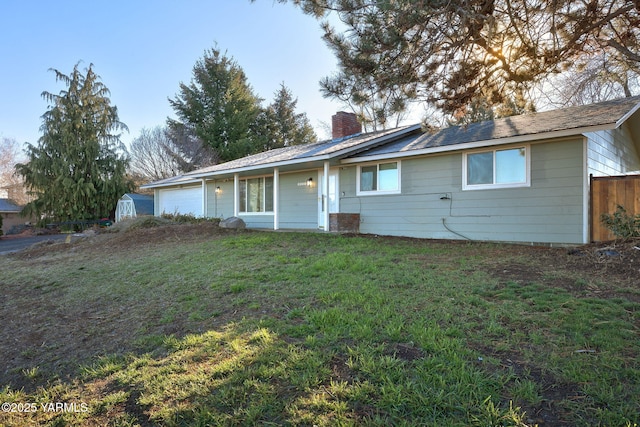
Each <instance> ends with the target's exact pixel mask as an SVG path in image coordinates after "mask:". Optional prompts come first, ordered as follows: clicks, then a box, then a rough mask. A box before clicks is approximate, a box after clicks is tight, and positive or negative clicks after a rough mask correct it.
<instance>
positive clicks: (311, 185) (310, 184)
mask: <svg viewBox="0 0 640 427" xmlns="http://www.w3.org/2000/svg"><path fill="white" fill-rule="evenodd" d="M307 187H313V178H309V179H308V180H307Z"/></svg>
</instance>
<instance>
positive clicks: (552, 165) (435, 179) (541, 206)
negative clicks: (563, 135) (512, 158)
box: [340, 139, 586, 243]
mask: <svg viewBox="0 0 640 427" xmlns="http://www.w3.org/2000/svg"><path fill="white" fill-rule="evenodd" d="M583 147H584V145H583V141H582V139H576V140H572V141H563V142H552V143H542V144H535V145H532V146H531V186H530V187H522V188H509V189H486V190H470V191H462V153H452V154H445V155H437V156H431V157H423V158H413V159H411V158H410V159H404V160H402V165H401V179H402V183H401V187H402V194H399V195H386V196H360V197H357V196H356V171H357V167H356V166H355V165H353V166H345V167H344V168H343V169H342V170H341V176H340V179H341V182H340V184H341V191H342V194H344V195H343V196H342V197H341V200H340V211H341V212H345V213H359V214H360V215H361V221H362V222H361V224H360V231H361V232H362V233H372V234H383V235H397V236H410V237H420V238H436V239H438V238H441V239H463V238H468V239H472V240H493V241H510V242H527V243H531V242H535V243H583V240H584V233H583V224H584V220H586V219H585V218H584V214H585V209H584V197H583V193H584V171H583V166H582V163H583V152H584V148H583ZM463 236H464V237H463Z"/></svg>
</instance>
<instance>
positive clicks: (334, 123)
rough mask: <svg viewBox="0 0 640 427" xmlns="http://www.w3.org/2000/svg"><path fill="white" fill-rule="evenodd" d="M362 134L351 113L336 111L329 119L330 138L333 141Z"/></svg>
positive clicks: (360, 126) (355, 118) (356, 120)
mask: <svg viewBox="0 0 640 427" xmlns="http://www.w3.org/2000/svg"><path fill="white" fill-rule="evenodd" d="M361 132H362V125H361V124H360V122H358V118H357V116H356V115H355V114H353V113H346V112H344V111H338V112H337V113H336V114H334V115H333V116H332V117H331V137H332V138H333V139H340V138H344V137H345V136H350V135H355V134H357V133H361Z"/></svg>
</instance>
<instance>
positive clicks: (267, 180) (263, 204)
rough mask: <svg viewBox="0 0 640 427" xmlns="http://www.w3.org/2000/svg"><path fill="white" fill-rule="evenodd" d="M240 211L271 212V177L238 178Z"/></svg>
mask: <svg viewBox="0 0 640 427" xmlns="http://www.w3.org/2000/svg"><path fill="white" fill-rule="evenodd" d="M240 212H244V213H257V212H273V177H271V176H266V177H259V178H249V179H242V180H240Z"/></svg>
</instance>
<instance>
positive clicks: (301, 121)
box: [263, 83, 317, 150]
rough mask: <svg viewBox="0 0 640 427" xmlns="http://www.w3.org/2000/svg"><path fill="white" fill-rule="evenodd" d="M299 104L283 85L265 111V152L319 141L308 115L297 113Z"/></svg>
mask: <svg viewBox="0 0 640 427" xmlns="http://www.w3.org/2000/svg"><path fill="white" fill-rule="evenodd" d="M297 103H298V100H297V99H294V98H293V95H292V93H291V91H290V90H289V89H288V88H287V87H286V86H285V85H284V83H282V84H281V86H280V89H279V90H278V91H277V92H276V93H275V98H274V100H273V102H272V103H271V105H269V106H268V107H267V108H266V109H265V111H264V120H265V130H264V132H263V135H264V137H265V139H266V141H265V145H264V150H271V149H273V148H281V147H288V146H290V145H300V144H309V143H311V142H315V141H317V137H316V134H315V132H314V130H313V127H312V126H311V124H310V123H309V119H308V118H307V115H306V114H305V113H296V104H297Z"/></svg>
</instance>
